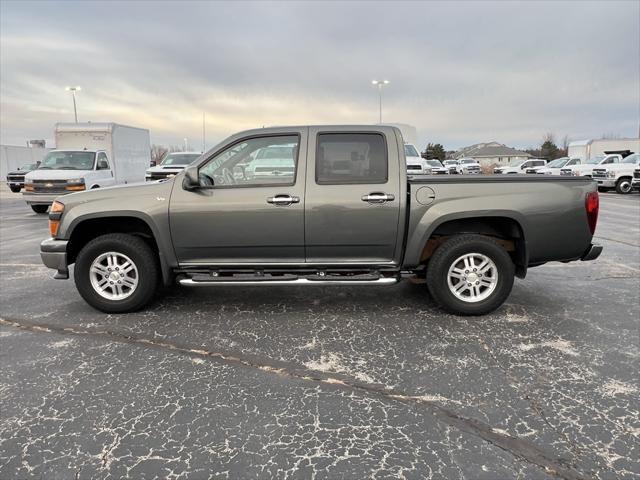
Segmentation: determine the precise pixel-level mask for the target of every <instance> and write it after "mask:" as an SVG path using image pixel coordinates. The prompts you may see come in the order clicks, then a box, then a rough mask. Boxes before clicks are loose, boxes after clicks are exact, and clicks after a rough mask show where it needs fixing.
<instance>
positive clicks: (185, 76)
mask: <svg viewBox="0 0 640 480" xmlns="http://www.w3.org/2000/svg"><path fill="white" fill-rule="evenodd" d="M0 9H1V11H0V19H1V20H0V21H1V29H0V48H1V51H0V54H1V55H0V80H1V85H0V87H1V88H0V97H1V98H0V100H1V105H0V106H1V114H0V121H1V125H0V137H1V138H0V141H1V143H3V144H7V143H8V144H19V145H23V144H24V141H25V140H26V139H30V138H47V139H51V137H52V130H53V124H54V123H56V122H59V121H72V120H73V106H72V102H71V97H70V95H69V93H67V92H65V86H67V85H80V86H81V87H82V91H81V92H80V93H79V96H78V116H79V120H80V121H87V120H90V121H94V122H98V121H115V122H119V123H125V124H130V125H135V126H142V127H146V128H148V129H149V130H150V131H151V138H152V141H153V142H156V143H162V144H180V143H182V139H183V138H185V137H187V138H188V139H189V141H190V143H191V145H192V146H193V147H194V148H197V149H198V150H199V149H200V145H201V143H202V137H201V135H202V133H201V132H202V131H201V129H202V113H203V112H205V113H206V119H207V122H206V127H207V146H208V147H209V146H212V145H213V144H214V143H216V142H217V141H219V140H221V139H222V138H224V137H225V136H227V135H228V134H230V133H233V132H235V131H238V130H242V129H247V128H253V127H260V126H263V125H284V124H325V123H340V124H342V123H375V122H377V120H378V97H377V93H376V90H375V88H374V87H372V85H371V80H372V79H374V78H388V79H389V80H390V81H391V83H390V84H389V85H388V87H387V88H386V89H385V92H384V112H383V115H384V119H383V120H384V121H388V122H402V123H409V124H412V125H415V126H416V127H417V128H418V137H419V147H420V148H423V147H424V145H425V144H426V142H427V141H433V142H441V143H443V144H444V145H445V147H447V148H455V147H460V146H464V145H469V144H473V143H477V142H481V141H491V140H497V141H500V142H503V143H507V144H509V145H512V146H517V147H527V146H533V145H536V144H538V143H539V141H540V139H541V137H542V135H543V134H544V133H545V132H548V131H551V132H554V133H555V134H556V135H557V137H559V138H561V137H562V136H564V135H565V134H567V135H569V136H570V137H571V138H573V139H579V138H591V137H600V136H601V135H603V134H614V135H620V136H623V137H630V136H637V135H638V127H639V123H640V1H638V0H632V1H623V2H616V1H596V2H579V1H570V2H566V3H562V2H543V1H539V2H515V1H502V2H495V3H492V2H462V1H459V2H455V1H454V2H446V3H445V2H443V3H440V2H407V3H402V2H390V3H386V2H382V1H376V2H364V1H362V2H352V3H345V2H328V1H325V2H320V1H318V2H311V1H306V2H256V3H252V2H229V3H225V2H204V1H203V2H193V3H189V2H180V3H172V2H169V1H158V2H152V1H142V2H139V3H135V2H126V3H117V2H104V3H101V2H98V1H91V2H79V1H78V2H54V1H47V2H42V3H38V2H28V1H20V2H18V1H6V0H3V1H2V2H1V3H0Z"/></svg>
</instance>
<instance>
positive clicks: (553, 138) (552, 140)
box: [542, 132, 556, 143]
mask: <svg viewBox="0 0 640 480" xmlns="http://www.w3.org/2000/svg"><path fill="white" fill-rule="evenodd" d="M546 142H549V143H556V136H555V135H554V134H553V132H547V133H545V134H544V135H543V136H542V143H546Z"/></svg>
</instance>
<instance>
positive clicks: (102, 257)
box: [74, 233, 159, 313]
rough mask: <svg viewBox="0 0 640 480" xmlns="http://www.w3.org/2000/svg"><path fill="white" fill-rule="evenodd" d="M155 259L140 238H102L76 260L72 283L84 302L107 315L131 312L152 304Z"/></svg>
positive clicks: (98, 238)
mask: <svg viewBox="0 0 640 480" xmlns="http://www.w3.org/2000/svg"><path fill="white" fill-rule="evenodd" d="M158 279H159V271H158V263H157V256H156V255H155V253H154V251H153V250H152V249H151V248H150V247H149V245H148V244H147V243H146V242H145V241H144V240H143V239H142V238H140V237H135V236H133V235H127V234H122V233H112V234H108V235H102V236H100V237H97V238H95V239H93V240H91V241H90V242H89V243H87V244H86V245H85V246H84V247H83V248H82V250H80V253H79V254H78V257H77V259H76V266H75V270H74V280H75V284H76V288H77V289H78V292H80V295H81V296H82V298H84V300H85V301H86V302H87V303H88V304H89V305H91V306H92V307H94V308H96V309H98V310H100V311H102V312H106V313H123V312H132V311H135V310H138V309H140V308H142V307H144V306H145V305H146V304H147V303H149V302H150V301H151V299H152V298H153V295H154V293H155V291H156V288H157V286H158Z"/></svg>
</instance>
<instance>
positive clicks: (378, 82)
mask: <svg viewBox="0 0 640 480" xmlns="http://www.w3.org/2000/svg"><path fill="white" fill-rule="evenodd" d="M371 84H372V85H377V87H378V100H379V106H380V123H382V87H384V86H385V85H389V80H371Z"/></svg>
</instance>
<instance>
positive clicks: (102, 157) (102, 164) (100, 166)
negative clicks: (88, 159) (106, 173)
mask: <svg viewBox="0 0 640 480" xmlns="http://www.w3.org/2000/svg"><path fill="white" fill-rule="evenodd" d="M96 170H109V160H108V159H107V154H106V153H103V152H100V153H99V154H98V163H97V164H96Z"/></svg>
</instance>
